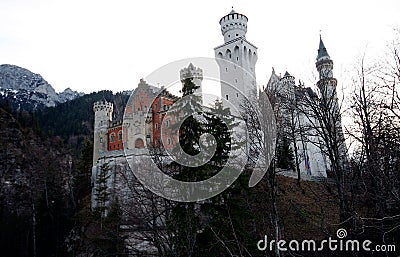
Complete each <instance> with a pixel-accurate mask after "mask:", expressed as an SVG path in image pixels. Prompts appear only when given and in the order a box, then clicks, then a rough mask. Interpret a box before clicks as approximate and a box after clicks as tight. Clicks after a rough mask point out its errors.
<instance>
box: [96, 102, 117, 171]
mask: <svg viewBox="0 0 400 257" xmlns="http://www.w3.org/2000/svg"><path fill="white" fill-rule="evenodd" d="M93 111H94V135H93V165H95V164H96V162H97V160H98V158H99V155H100V153H101V152H105V151H107V142H108V138H107V132H108V127H109V124H110V122H111V121H112V113H113V104H112V103H109V102H107V101H99V102H95V103H94V104H93Z"/></svg>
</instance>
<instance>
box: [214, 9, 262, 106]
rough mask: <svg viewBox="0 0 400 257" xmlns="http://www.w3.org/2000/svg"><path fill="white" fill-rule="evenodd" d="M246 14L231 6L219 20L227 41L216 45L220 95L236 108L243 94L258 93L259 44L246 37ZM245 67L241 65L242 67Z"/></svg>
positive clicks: (241, 100)
mask: <svg viewBox="0 0 400 257" xmlns="http://www.w3.org/2000/svg"><path fill="white" fill-rule="evenodd" d="M247 21H248V19H247V17H246V16H245V15H243V14H240V13H237V12H235V11H234V10H232V11H231V12H230V13H229V14H227V15H225V16H224V17H222V18H221V19H220V21H219V24H220V25H221V32H222V35H223V36H224V44H223V45H220V46H218V47H216V48H214V51H215V57H216V58H217V63H218V65H219V68H220V79H221V96H222V98H224V99H225V100H227V101H230V102H232V104H233V105H235V106H236V107H237V108H239V107H240V104H241V103H242V102H243V99H240V98H241V97H242V96H243V95H244V96H246V97H250V96H253V95H254V94H256V93H257V86H256V79H255V78H256V73H255V65H256V62H257V47H256V46H255V45H253V44H251V43H250V42H249V41H247V40H246V32H247ZM241 68H242V69H241Z"/></svg>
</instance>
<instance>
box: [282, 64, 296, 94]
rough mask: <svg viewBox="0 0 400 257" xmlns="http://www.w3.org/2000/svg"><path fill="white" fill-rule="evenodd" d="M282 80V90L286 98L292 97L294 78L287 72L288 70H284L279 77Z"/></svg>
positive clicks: (294, 84)
mask: <svg viewBox="0 0 400 257" xmlns="http://www.w3.org/2000/svg"><path fill="white" fill-rule="evenodd" d="M281 82H282V92H283V94H284V95H285V97H286V98H288V99H293V97H294V87H295V86H296V82H295V78H294V77H293V76H292V75H290V74H289V72H287V71H286V72H285V75H284V76H283V78H282V79H281Z"/></svg>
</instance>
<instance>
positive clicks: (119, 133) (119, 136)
mask: <svg viewBox="0 0 400 257" xmlns="http://www.w3.org/2000/svg"><path fill="white" fill-rule="evenodd" d="M118 140H122V130H120V131H119V132H118Z"/></svg>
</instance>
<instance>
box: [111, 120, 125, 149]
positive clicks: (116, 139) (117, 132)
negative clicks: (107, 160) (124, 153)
mask: <svg viewBox="0 0 400 257" xmlns="http://www.w3.org/2000/svg"><path fill="white" fill-rule="evenodd" d="M122 149H124V144H123V141H122V125H119V126H117V127H113V128H109V129H108V151H115V150H122Z"/></svg>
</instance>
